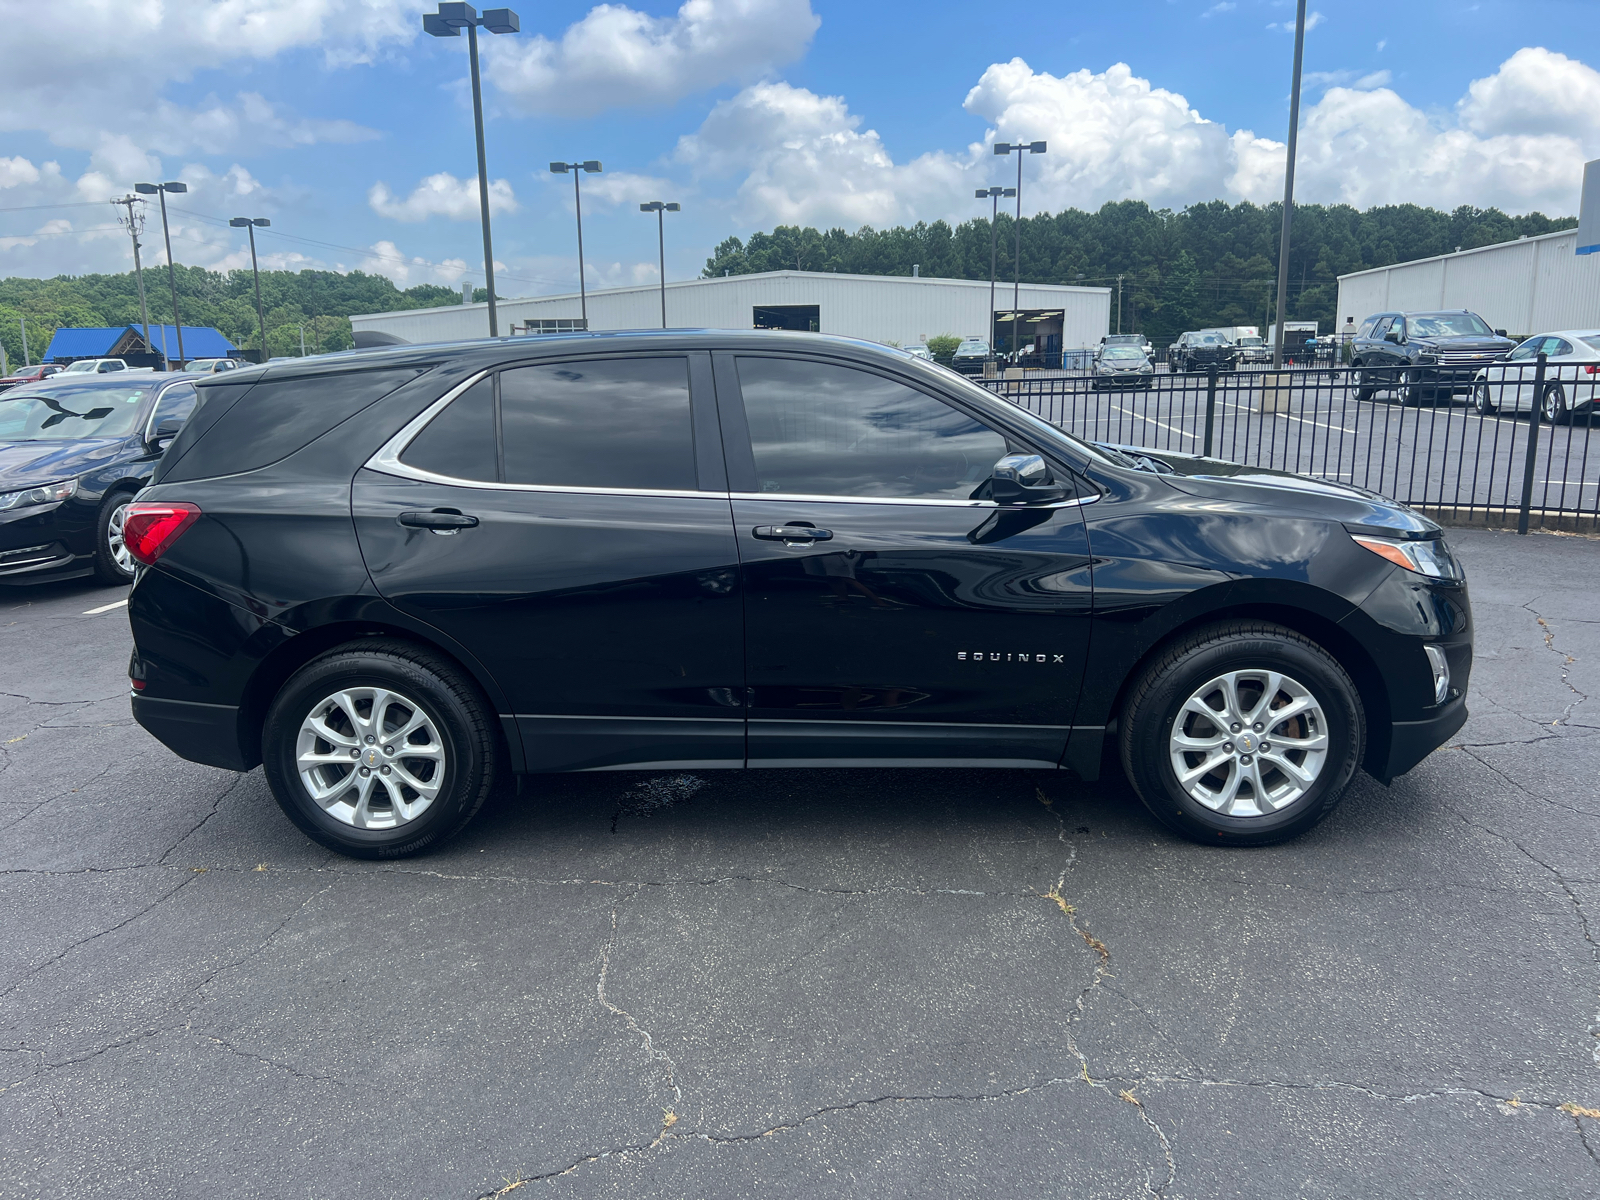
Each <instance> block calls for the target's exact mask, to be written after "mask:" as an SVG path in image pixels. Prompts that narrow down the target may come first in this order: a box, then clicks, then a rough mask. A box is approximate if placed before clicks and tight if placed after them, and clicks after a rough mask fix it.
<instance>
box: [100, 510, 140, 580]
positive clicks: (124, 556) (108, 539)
mask: <svg viewBox="0 0 1600 1200" xmlns="http://www.w3.org/2000/svg"><path fill="white" fill-rule="evenodd" d="M132 502H133V493H132V492H113V493H112V494H111V495H109V496H107V497H106V498H105V500H104V501H103V502H102V503H101V505H100V511H99V513H97V514H96V520H95V534H96V536H95V543H94V577H95V578H96V579H98V580H99V581H100V582H101V583H105V584H111V585H112V586H116V585H118V584H126V583H132V582H133V565H134V564H133V555H132V554H129V553H128V544H127V542H126V540H124V538H123V535H122V525H123V521H124V520H125V519H126V518H127V515H128V505H129V504H131V503H132Z"/></svg>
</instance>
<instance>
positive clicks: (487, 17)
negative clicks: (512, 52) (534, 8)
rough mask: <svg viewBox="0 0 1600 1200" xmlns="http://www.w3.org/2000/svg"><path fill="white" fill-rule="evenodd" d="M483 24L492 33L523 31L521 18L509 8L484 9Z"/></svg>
mask: <svg viewBox="0 0 1600 1200" xmlns="http://www.w3.org/2000/svg"><path fill="white" fill-rule="evenodd" d="M482 24H483V27H484V28H485V29H487V30H488V31H489V32H490V33H520V32H521V31H522V21H521V19H519V18H518V16H517V14H516V13H514V12H512V11H511V10H510V9H509V8H486V9H484V10H483V22H482Z"/></svg>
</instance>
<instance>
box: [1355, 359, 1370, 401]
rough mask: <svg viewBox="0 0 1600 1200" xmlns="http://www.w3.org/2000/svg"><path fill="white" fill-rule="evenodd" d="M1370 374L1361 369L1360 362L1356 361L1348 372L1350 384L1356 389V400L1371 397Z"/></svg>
mask: <svg viewBox="0 0 1600 1200" xmlns="http://www.w3.org/2000/svg"><path fill="white" fill-rule="evenodd" d="M1370 375H1371V373H1370V372H1368V371H1363V370H1362V369H1361V364H1360V363H1356V364H1355V368H1354V370H1352V371H1351V372H1350V386H1351V387H1353V388H1355V390H1356V400H1357V402H1360V401H1362V400H1371V399H1372V393H1373V387H1372V380H1371V378H1370Z"/></svg>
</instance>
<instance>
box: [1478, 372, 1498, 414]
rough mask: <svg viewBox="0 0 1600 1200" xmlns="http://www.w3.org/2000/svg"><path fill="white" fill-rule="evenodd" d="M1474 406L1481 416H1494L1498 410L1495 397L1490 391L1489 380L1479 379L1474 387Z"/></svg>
mask: <svg viewBox="0 0 1600 1200" xmlns="http://www.w3.org/2000/svg"><path fill="white" fill-rule="evenodd" d="M1472 408H1473V411H1474V412H1476V413H1477V414H1478V415H1479V416H1480V417H1489V416H1493V415H1494V414H1495V413H1496V412H1497V411H1498V408H1497V406H1496V404H1495V402H1494V397H1493V396H1492V395H1490V393H1489V383H1488V381H1487V380H1483V379H1480V380H1478V383H1477V385H1476V386H1475V387H1474V388H1473V389H1472Z"/></svg>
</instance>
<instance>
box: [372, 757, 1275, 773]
mask: <svg viewBox="0 0 1600 1200" xmlns="http://www.w3.org/2000/svg"><path fill="white" fill-rule="evenodd" d="M1239 761H1240V762H1242V763H1243V764H1244V765H1245V766H1247V767H1248V766H1249V765H1250V756H1249V755H1248V754H1246V755H1245V756H1244V757H1243V758H1241V759H1240V760H1239ZM362 774H363V775H365V774H366V772H365V771H363V772H362Z"/></svg>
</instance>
